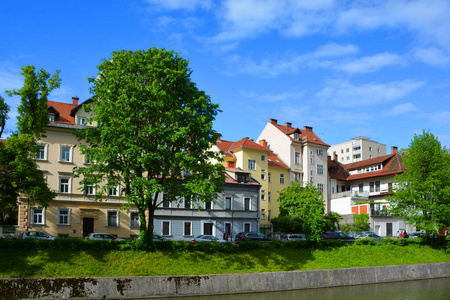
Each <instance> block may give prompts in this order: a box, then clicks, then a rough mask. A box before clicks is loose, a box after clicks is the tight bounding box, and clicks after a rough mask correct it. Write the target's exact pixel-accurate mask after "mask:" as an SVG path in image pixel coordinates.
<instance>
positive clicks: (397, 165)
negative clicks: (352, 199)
mask: <svg viewBox="0 0 450 300" xmlns="http://www.w3.org/2000/svg"><path fill="white" fill-rule="evenodd" d="M379 164H381V165H382V166H383V167H382V169H381V170H377V171H371V172H364V173H358V174H352V175H350V174H349V172H350V171H354V170H358V169H362V168H365V167H369V166H374V165H379ZM405 171H406V168H405V166H404V165H403V159H402V156H401V155H400V154H399V153H394V154H389V155H384V156H380V157H376V158H371V159H366V160H362V161H359V162H355V163H351V164H346V165H343V164H341V163H339V162H337V161H335V160H331V158H330V157H329V158H328V172H329V174H330V177H331V178H333V179H338V180H343V181H352V180H361V179H366V178H374V177H382V176H389V175H395V174H401V173H403V172H405Z"/></svg>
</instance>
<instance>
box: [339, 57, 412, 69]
mask: <svg viewBox="0 0 450 300" xmlns="http://www.w3.org/2000/svg"><path fill="white" fill-rule="evenodd" d="M401 63H403V58H402V57H401V56H399V55H396V54H391V53H379V54H375V55H373V56H365V57H362V58H358V59H354V60H352V61H348V62H342V63H341V62H337V63H336V64H335V67H334V68H335V69H337V70H340V71H344V72H346V73H371V72H375V71H378V70H379V69H380V68H382V67H386V66H391V65H399V64H401Z"/></svg>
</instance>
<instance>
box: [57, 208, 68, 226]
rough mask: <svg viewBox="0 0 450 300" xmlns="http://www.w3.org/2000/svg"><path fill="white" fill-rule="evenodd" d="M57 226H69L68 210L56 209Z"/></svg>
mask: <svg viewBox="0 0 450 300" xmlns="http://www.w3.org/2000/svg"><path fill="white" fill-rule="evenodd" d="M58 225H70V208H58Z"/></svg>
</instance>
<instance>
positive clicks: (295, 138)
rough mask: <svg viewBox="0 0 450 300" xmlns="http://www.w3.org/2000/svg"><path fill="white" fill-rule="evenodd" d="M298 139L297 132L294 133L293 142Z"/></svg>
mask: <svg viewBox="0 0 450 300" xmlns="http://www.w3.org/2000/svg"><path fill="white" fill-rule="evenodd" d="M298 138H299V136H298V132H295V133H294V140H296V141H298Z"/></svg>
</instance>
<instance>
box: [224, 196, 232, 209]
mask: <svg viewBox="0 0 450 300" xmlns="http://www.w3.org/2000/svg"><path fill="white" fill-rule="evenodd" d="M225 210H231V197H225Z"/></svg>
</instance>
